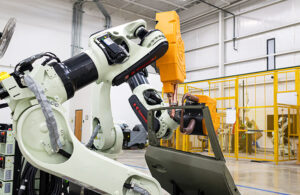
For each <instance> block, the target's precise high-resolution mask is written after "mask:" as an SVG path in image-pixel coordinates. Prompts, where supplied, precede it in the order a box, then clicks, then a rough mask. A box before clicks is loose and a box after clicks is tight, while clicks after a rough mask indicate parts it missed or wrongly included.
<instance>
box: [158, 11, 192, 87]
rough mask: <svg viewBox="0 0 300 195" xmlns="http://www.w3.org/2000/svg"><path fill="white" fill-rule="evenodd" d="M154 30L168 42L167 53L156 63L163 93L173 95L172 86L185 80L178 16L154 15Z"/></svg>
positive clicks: (162, 13) (182, 46)
mask: <svg viewBox="0 0 300 195" xmlns="http://www.w3.org/2000/svg"><path fill="white" fill-rule="evenodd" d="M156 20H157V21H158V23H157V25H156V27H155V28H156V29H158V30H160V31H161V32H163V33H164V35H165V36H166V38H167V40H168V42H169V49H168V51H167V53H166V54H165V55H164V56H163V57H161V58H160V59H159V60H157V61H156V66H157V67H158V68H159V71H160V79H161V81H162V83H163V91H164V93H174V85H176V84H178V83H183V82H184V79H185V78H186V73H185V55H184V43H183V41H182V38H181V33H180V21H179V16H178V14H177V13H176V12H175V11H169V12H161V13H157V14H156Z"/></svg>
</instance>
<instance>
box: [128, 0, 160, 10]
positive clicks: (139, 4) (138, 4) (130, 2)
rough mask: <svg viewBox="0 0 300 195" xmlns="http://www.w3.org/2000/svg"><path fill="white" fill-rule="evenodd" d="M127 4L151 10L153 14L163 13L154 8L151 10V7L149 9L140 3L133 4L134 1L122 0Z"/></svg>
mask: <svg viewBox="0 0 300 195" xmlns="http://www.w3.org/2000/svg"><path fill="white" fill-rule="evenodd" d="M123 1H125V2H127V3H129V4H133V5H137V6H140V7H142V8H146V9H148V10H152V11H154V12H163V10H160V9H156V8H153V7H149V6H147V5H144V4H141V3H138V2H135V1H132V0H123Z"/></svg>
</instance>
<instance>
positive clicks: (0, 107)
mask: <svg viewBox="0 0 300 195" xmlns="http://www.w3.org/2000/svg"><path fill="white" fill-rule="evenodd" d="M7 107H8V104H6V103H4V104H0V109H2V108H7Z"/></svg>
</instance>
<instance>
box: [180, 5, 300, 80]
mask: <svg viewBox="0 0 300 195" xmlns="http://www.w3.org/2000/svg"><path fill="white" fill-rule="evenodd" d="M228 10H229V11H231V12H233V13H235V14H236V15H237V19H236V20H237V23H236V24H237V28H236V33H237V49H238V51H234V50H233V46H232V45H233V43H232V17H230V15H225V25H224V26H225V27H224V28H225V32H224V33H225V34H224V36H225V38H224V40H225V41H224V44H225V45H224V47H225V50H224V55H225V60H224V61H225V62H224V64H225V76H229V75H236V74H243V73H249V72H257V71H264V70H266V67H267V66H266V63H267V60H266V41H267V39H270V38H275V39H276V53H277V56H276V68H283V67H289V66H297V65H300V36H299V33H300V12H299V10H300V1H298V0H261V1H257V0H256V1H248V3H244V4H241V5H239V6H236V7H233V8H230V9H228ZM185 15H186V13H181V16H182V18H183V19H185V18H186V16H185ZM181 28H182V34H183V35H182V36H183V40H184V42H185V50H186V66H187V71H188V73H187V78H188V79H189V80H203V79H209V78H214V77H218V76H219V73H218V66H219V16H218V12H216V13H215V14H212V15H209V16H205V17H201V18H200V19H198V20H197V21H193V22H191V23H186V22H185V23H184V24H183V25H182V27H181Z"/></svg>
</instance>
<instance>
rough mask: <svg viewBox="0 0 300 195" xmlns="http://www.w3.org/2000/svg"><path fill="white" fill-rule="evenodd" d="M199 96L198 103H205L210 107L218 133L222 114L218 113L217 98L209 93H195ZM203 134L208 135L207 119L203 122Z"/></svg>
mask: <svg viewBox="0 0 300 195" xmlns="http://www.w3.org/2000/svg"><path fill="white" fill-rule="evenodd" d="M195 96H197V97H198V98H199V101H198V103H205V105H206V106H207V107H208V108H209V111H210V115H211V119H212V122H213V125H214V129H215V131H216V133H217V130H218V129H219V127H220V114H219V113H217V100H215V99H214V98H211V97H209V96H207V95H195ZM202 128H203V134H204V135H207V129H206V126H205V121H204V120H203V122H202Z"/></svg>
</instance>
